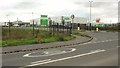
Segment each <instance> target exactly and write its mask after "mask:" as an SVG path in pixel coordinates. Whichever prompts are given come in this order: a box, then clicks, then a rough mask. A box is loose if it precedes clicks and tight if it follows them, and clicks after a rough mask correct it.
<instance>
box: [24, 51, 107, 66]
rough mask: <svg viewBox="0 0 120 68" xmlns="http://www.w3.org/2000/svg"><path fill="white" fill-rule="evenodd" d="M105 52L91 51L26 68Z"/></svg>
mask: <svg viewBox="0 0 120 68" xmlns="http://www.w3.org/2000/svg"><path fill="white" fill-rule="evenodd" d="M104 51H106V50H100V49H99V50H95V51H91V52H88V53H84V54H80V55H76V56H70V57H66V58H61V59H56V60H51V61H47V62H42V63H38V64H32V65H26V67H31V66H37V65H43V64H48V63H52V62H57V61H63V60H67V59H73V58H77V57H82V56H87V55H91V54H95V53H100V52H104Z"/></svg>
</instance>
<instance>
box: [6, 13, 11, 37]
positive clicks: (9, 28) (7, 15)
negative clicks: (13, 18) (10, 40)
mask: <svg viewBox="0 0 120 68" xmlns="http://www.w3.org/2000/svg"><path fill="white" fill-rule="evenodd" d="M6 16H7V19H8V16H9V15H8V14H7V15H6ZM8 27H9V37H10V20H9V19H8Z"/></svg>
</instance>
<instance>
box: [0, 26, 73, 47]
mask: <svg viewBox="0 0 120 68" xmlns="http://www.w3.org/2000/svg"><path fill="white" fill-rule="evenodd" d="M8 32H9V31H8V28H3V29H2V41H1V43H2V45H0V46H1V47H7V46H20V45H29V44H37V43H50V42H57V41H68V40H71V39H73V38H74V37H72V36H68V35H65V34H63V33H58V32H54V35H53V34H51V32H49V31H42V30H40V31H39V32H38V34H37V37H33V34H32V29H30V28H28V29H27V28H26V29H25V28H11V29H10V36H9V33H8ZM35 35H36V30H35Z"/></svg>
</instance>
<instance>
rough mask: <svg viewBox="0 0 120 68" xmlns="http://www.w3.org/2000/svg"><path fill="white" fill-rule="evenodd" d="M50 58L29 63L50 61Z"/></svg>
mask: <svg viewBox="0 0 120 68" xmlns="http://www.w3.org/2000/svg"><path fill="white" fill-rule="evenodd" d="M50 60H51V59H46V60H41V61H35V62H32V63H31V64H36V63H41V62H45V61H50Z"/></svg>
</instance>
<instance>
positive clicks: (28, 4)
mask: <svg viewBox="0 0 120 68" xmlns="http://www.w3.org/2000/svg"><path fill="white" fill-rule="evenodd" d="M37 6H38V3H37V2H36V1H35V0H27V1H23V2H20V3H18V4H16V5H15V6H14V7H13V8H15V9H25V10H26V9H33V8H37Z"/></svg>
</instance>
